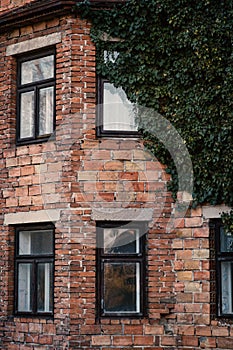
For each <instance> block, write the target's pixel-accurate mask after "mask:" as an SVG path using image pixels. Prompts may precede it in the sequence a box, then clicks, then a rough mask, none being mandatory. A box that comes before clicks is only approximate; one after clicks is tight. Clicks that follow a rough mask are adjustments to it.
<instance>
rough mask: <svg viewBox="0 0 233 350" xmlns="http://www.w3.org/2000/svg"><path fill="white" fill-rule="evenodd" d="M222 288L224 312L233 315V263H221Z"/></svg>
mask: <svg viewBox="0 0 233 350" xmlns="http://www.w3.org/2000/svg"><path fill="white" fill-rule="evenodd" d="M221 276H222V277H221V286H222V287H221V288H222V312H223V313H224V314H231V313H232V311H233V310H232V282H233V278H232V277H233V263H232V262H229V261H225V262H222V263H221Z"/></svg>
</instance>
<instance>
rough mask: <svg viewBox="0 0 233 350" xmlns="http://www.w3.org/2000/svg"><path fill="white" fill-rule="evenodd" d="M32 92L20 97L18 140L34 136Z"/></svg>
mask: <svg viewBox="0 0 233 350" xmlns="http://www.w3.org/2000/svg"><path fill="white" fill-rule="evenodd" d="M34 119H35V118H34V91H29V92H24V93H22V94H21V95H20V138H21V139H25V138H27V137H33V136H34V129H35V124H34Z"/></svg>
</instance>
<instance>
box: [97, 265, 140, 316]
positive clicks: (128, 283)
mask: <svg viewBox="0 0 233 350" xmlns="http://www.w3.org/2000/svg"><path fill="white" fill-rule="evenodd" d="M139 273H140V271H139V264H138V263H106V264H104V311H105V312H124V313H125V312H139V300H140V290H139V279H140V276H139Z"/></svg>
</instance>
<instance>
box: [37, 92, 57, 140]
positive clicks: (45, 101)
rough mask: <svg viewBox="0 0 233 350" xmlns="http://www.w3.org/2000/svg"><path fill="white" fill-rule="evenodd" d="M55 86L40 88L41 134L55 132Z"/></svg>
mask: <svg viewBox="0 0 233 350" xmlns="http://www.w3.org/2000/svg"><path fill="white" fill-rule="evenodd" d="M53 96H54V88H53V86H51V87H47V88H44V89H40V111H39V135H46V134H51V133H52V132H53V107H54V105H53V103H54V98H53Z"/></svg>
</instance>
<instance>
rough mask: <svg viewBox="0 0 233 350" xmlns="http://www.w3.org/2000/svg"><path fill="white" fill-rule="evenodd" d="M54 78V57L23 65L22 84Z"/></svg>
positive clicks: (38, 59) (35, 60) (42, 58)
mask: <svg viewBox="0 0 233 350" xmlns="http://www.w3.org/2000/svg"><path fill="white" fill-rule="evenodd" d="M53 77H54V55H50V56H46V57H41V58H37V59H34V60H30V61H26V62H23V63H22V64H21V84H28V83H33V82H37V81H40V80H44V79H50V78H53Z"/></svg>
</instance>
